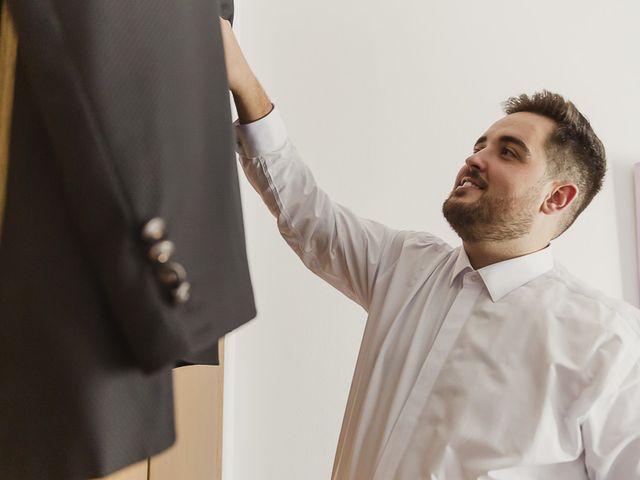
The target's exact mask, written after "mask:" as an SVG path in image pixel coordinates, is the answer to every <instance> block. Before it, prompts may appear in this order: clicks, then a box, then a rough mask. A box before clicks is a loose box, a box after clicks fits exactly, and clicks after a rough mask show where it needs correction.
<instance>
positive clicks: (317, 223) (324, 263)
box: [236, 109, 401, 310]
mask: <svg viewBox="0 0 640 480" xmlns="http://www.w3.org/2000/svg"><path fill="white" fill-rule="evenodd" d="M236 128H237V133H238V139H239V144H238V148H237V150H238V152H239V153H240V157H241V162H242V166H243V168H244V171H245V174H246V176H247V178H248V179H249V181H250V183H251V184H252V185H253V187H254V188H255V190H256V191H257V192H258V193H259V194H260V196H261V197H262V199H263V201H264V202H265V204H266V205H267V207H268V208H269V210H270V211H271V213H272V214H273V215H274V216H275V217H276V219H277V223H278V228H279V230H280V233H281V234H282V236H283V238H284V239H285V240H286V242H287V243H288V244H289V246H290V247H291V248H292V249H293V250H294V251H295V252H296V254H297V255H298V256H299V257H300V258H301V260H302V261H303V262H304V264H305V265H306V266H307V267H308V268H309V269H310V270H312V271H313V272H314V273H316V274H317V275H319V276H320V277H321V278H322V279H324V280H326V281H327V282H328V283H330V284H331V285H332V286H334V287H335V288H337V289H338V290H340V291H341V292H342V293H344V294H345V295H347V296H348V297H349V298H351V299H352V300H354V301H355V302H357V303H358V304H360V305H361V306H362V307H363V308H364V309H365V310H368V308H369V304H370V301H371V298H372V294H373V289H374V285H375V281H376V278H377V277H378V276H379V275H380V274H381V272H382V271H383V270H384V269H385V267H386V266H387V265H388V263H389V261H390V253H391V252H392V251H393V250H396V253H398V252H399V250H400V246H401V241H400V242H399V240H400V235H399V232H397V231H395V230H393V229H391V228H388V227H386V226H384V225H381V224H380V223H377V222H374V221H371V220H367V219H364V218H361V217H359V216H358V215H356V214H354V213H353V212H352V211H351V210H349V209H348V208H345V207H344V206H342V205H340V204H338V203H336V202H334V201H332V200H331V198H329V196H328V195H327V193H325V192H324V191H323V190H322V189H321V188H319V187H318V185H317V184H316V181H315V179H314V177H313V175H312V173H311V171H310V170H309V168H308V167H307V166H306V165H305V164H304V163H303V161H302V160H301V158H300V155H299V153H298V152H297V150H296V149H295V147H294V146H293V145H292V143H291V141H290V140H289V139H288V138H287V134H286V130H285V127H284V123H283V122H282V119H281V117H280V116H279V113H278V111H277V110H276V109H274V110H273V111H272V112H271V113H270V114H269V115H268V116H267V117H265V118H263V119H261V120H258V121H257V122H254V123H252V124H248V125H237V127H236Z"/></svg>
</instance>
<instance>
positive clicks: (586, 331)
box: [223, 25, 640, 480]
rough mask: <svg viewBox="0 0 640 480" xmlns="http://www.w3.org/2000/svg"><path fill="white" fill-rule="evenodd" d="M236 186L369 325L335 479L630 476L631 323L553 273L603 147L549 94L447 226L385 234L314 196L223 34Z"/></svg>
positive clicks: (496, 131)
mask: <svg viewBox="0 0 640 480" xmlns="http://www.w3.org/2000/svg"><path fill="white" fill-rule="evenodd" d="M223 39H224V44H225V55H226V61H227V71H228V75H229V83H230V87H231V90H232V93H233V96H234V100H235V102H236V105H237V106H238V113H239V125H238V126H237V133H238V137H239V140H240V141H239V150H240V154H241V160H242V165H243V167H244V169H245V172H246V174H247V177H248V178H249V180H250V181H251V183H252V184H253V186H254V187H255V189H256V190H257V191H258V193H259V194H260V195H261V196H262V198H263V200H264V201H265V203H266V204H267V206H268V207H269V209H270V210H271V212H272V213H273V214H274V215H275V216H276V217H277V220H278V227H279V229H280V232H281V233H282V235H283V237H284V238H285V240H286V241H287V242H288V243H289V245H290V246H291V247H292V248H293V249H294V251H295V252H296V253H297V254H298V255H299V256H300V257H301V259H302V260H303V262H304V263H305V264H306V265H307V267H309V268H310V269H311V270H312V271H314V272H315V273H316V274H318V275H319V276H321V277H322V278H323V279H325V280H326V281H328V282H329V283H331V284H332V285H333V286H335V287H336V288H338V289H339V290H341V291H342V292H343V293H345V294H346V295H347V296H349V297H350V298H352V299H353V300H355V301H356V302H358V303H359V304H360V305H362V306H363V307H364V308H365V309H366V310H367V312H368V320H367V324H366V328H365V332H364V336H363V340H362V345H361V349H360V354H359V357H358V362H357V365H356V369H355V373H354V377H353V383H352V386H351V391H350V395H349V400H348V403H347V407H346V412H345V418H344V421H343V425H342V431H341V434H340V440H339V443H338V448H337V452H336V457H335V464H334V469H333V478H334V479H357V480H370V479H373V480H392V479H402V480H415V479H439V480H442V479H447V480H470V479H512V480H516V479H517V480H526V479H540V480H542V479H545V480H546V479H562V480H573V479H576V480H577V479H587V478H588V479H592V480H595V479H598V480H600V479H614V480H629V479H640V413H639V412H638V406H639V405H640V322H638V320H639V319H640V315H639V313H638V311H637V310H636V309H634V308H633V307H631V306H629V305H626V304H624V303H622V302H617V301H614V300H611V299H609V298H606V297H605V296H604V295H603V294H601V293H600V292H597V291H595V290H593V289H591V288H589V287H587V286H585V285H584V284H582V283H581V282H580V281H579V280H577V279H575V278H574V277H572V276H571V275H570V274H569V273H567V272H566V271H565V270H564V269H563V268H562V267H560V266H558V265H555V264H554V261H553V258H552V253H551V247H550V246H549V244H550V241H551V240H552V239H554V238H556V237H557V236H558V235H560V234H561V233H562V232H563V231H564V230H566V228H568V227H569V226H570V225H571V223H572V222H573V221H574V220H575V218H576V217H577V216H578V215H579V214H580V212H582V211H583V210H584V208H585V207H586V206H587V205H588V204H589V202H590V201H591V199H592V198H593V196H594V195H595V194H596V193H597V191H598V190H599V189H600V186H601V184H602V178H603V176H604V171H605V158H604V148H603V147H602V144H601V142H600V141H599V140H598V138H597V137H596V135H595V134H594V132H593V130H592V129H591V126H590V125H589V123H588V121H587V120H586V119H585V118H584V117H583V116H582V115H581V114H580V113H579V112H578V110H577V109H576V108H575V106H574V105H573V104H571V103H570V102H566V101H565V100H564V99H563V98H562V97H560V96H559V95H556V94H552V93H549V92H542V93H539V94H535V95H533V96H531V97H528V96H525V95H523V96H520V97H517V98H512V99H510V100H509V101H508V102H507V104H506V113H507V115H506V116H505V117H504V118H502V119H499V120H498V121H497V122H495V123H494V124H493V125H491V126H490V127H489V128H488V130H487V131H486V132H485V134H484V135H482V136H481V137H480V138H479V139H478V140H477V141H476V142H475V146H474V148H473V153H472V154H471V155H470V156H469V157H468V158H467V159H466V161H465V162H464V164H463V166H462V168H461V169H460V172H459V173H458V175H457V177H456V180H455V183H454V186H453V190H452V192H451V194H450V196H449V198H447V199H446V201H445V203H444V206H443V213H444V215H445V217H446V218H447V220H448V221H449V223H450V224H451V226H452V227H453V229H454V230H455V231H456V232H457V233H458V234H459V236H460V237H461V239H462V243H463V245H462V247H459V248H452V247H450V246H449V245H447V244H446V243H445V242H443V241H442V240H440V239H439V238H436V237H434V236H433V235H430V234H428V233H422V232H410V231H396V230H392V229H390V228H387V227H385V226H383V225H380V224H378V223H376V222H372V221H369V220H365V219H362V218H359V217H357V216H356V215H354V214H353V213H352V212H350V211H349V210H348V209H346V208H344V207H342V206H340V205H337V204H335V203H333V202H332V201H331V200H330V199H329V198H328V196H327V195H326V194H325V193H324V192H323V191H322V190H320V189H319V188H318V187H317V185H316V183H315V181H314V179H313V176H312V175H311V173H310V171H309V170H308V168H307V167H306V166H305V165H304V164H303V163H302V161H301V159H300V157H299V155H298V153H297V152H296V150H295V148H294V147H293V146H292V144H291V142H290V140H289V139H288V138H287V135H286V131H285V128H284V124H283V123H282V121H281V120H280V118H279V116H278V112H277V110H275V109H273V110H272V107H271V103H270V101H269V99H268V98H267V96H266V94H265V93H264V91H263V90H262V89H261V87H260V85H259V83H258V81H257V80H256V78H255V77H254V76H253V74H252V73H251V70H250V68H249V66H248V65H247V63H246V61H245V60H244V58H243V56H242V53H241V51H240V49H239V47H238V45H237V43H236V41H235V39H234V37H233V35H232V33H231V31H230V30H229V28H228V25H223Z"/></svg>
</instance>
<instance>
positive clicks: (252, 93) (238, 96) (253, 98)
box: [220, 18, 272, 124]
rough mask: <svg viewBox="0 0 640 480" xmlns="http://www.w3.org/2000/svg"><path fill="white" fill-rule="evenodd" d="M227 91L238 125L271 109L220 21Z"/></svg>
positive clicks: (225, 22)
mask: <svg viewBox="0 0 640 480" xmlns="http://www.w3.org/2000/svg"><path fill="white" fill-rule="evenodd" d="M220 27H221V30H222V41H223V44H224V53H225V63H226V66H227V77H228V79H229V89H230V90H231V93H232V94H233V101H234V103H235V104H236V109H237V110H238V118H239V120H240V123H242V124H244V123H251V122H254V121H256V120H258V119H260V118H262V117H264V116H266V115H267V114H268V113H269V112H270V111H271V109H272V105H271V101H270V100H269V97H267V93H266V92H265V91H264V89H263V88H262V85H260V82H258V79H257V78H256V76H255V75H254V74H253V72H252V71H251V67H249V64H248V63H247V60H246V59H245V57H244V55H243V53H242V50H241V49H240V45H238V41H237V40H236V37H235V35H234V34H233V31H232V30H231V24H230V23H229V21H228V20H224V19H222V18H221V19H220Z"/></svg>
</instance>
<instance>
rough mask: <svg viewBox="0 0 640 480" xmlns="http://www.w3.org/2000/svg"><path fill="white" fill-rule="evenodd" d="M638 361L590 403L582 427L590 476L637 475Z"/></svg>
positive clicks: (608, 479)
mask: <svg viewBox="0 0 640 480" xmlns="http://www.w3.org/2000/svg"><path fill="white" fill-rule="evenodd" d="M639 409H640V363H638V361H636V362H635V365H634V366H633V368H632V369H631V371H630V372H629V374H628V375H627V376H626V378H625V379H624V380H623V381H622V383H621V384H620V386H619V388H617V389H616V390H615V392H612V393H610V394H608V395H605V396H603V397H602V398H601V399H599V400H598V401H597V402H596V404H595V405H594V407H593V409H592V411H591V412H590V414H589V415H588V417H587V419H586V421H585V423H584V424H583V427H582V436H583V440H584V446H585V463H586V467H587V472H588V474H589V478H590V479H591V480H620V479H624V480H639V479H640V415H638V412H639Z"/></svg>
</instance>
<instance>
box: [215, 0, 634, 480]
mask: <svg viewBox="0 0 640 480" xmlns="http://www.w3.org/2000/svg"><path fill="white" fill-rule="evenodd" d="M236 14H237V16H236V25H235V29H236V32H237V35H238V37H239V39H240V42H241V44H242V45H243V47H244V50H245V52H246V55H247V57H248V58H249V61H250V63H251V64H252V65H253V67H254V70H255V71H256V73H257V74H258V76H259V78H260V79H261V81H262V83H263V84H264V86H265V87H266V89H267V90H268V91H269V93H270V95H271V97H272V99H273V101H274V102H275V103H276V104H277V105H278V107H279V109H280V110H281V112H282V113H283V115H284V118H285V120H286V121H287V123H288V127H289V131H290V135H291V137H292V138H293V140H294V142H295V143H296V145H297V147H298V149H299V150H300V151H301V152H302V154H303V156H304V157H305V159H306V161H307V163H308V164H309V165H310V166H311V168H312V169H313V171H314V172H315V174H316V177H317V179H318V181H319V183H320V184H321V185H322V186H323V187H324V189H325V190H327V191H328V192H329V193H330V194H331V195H332V196H333V197H334V199H336V200H338V201H339V202H341V203H344V204H347V205H349V206H350V207H352V208H353V209H354V210H355V211H356V212H358V213H360V214H362V215H363V216H366V217H371V218H375V219H377V220H380V221H383V222H386V223H388V224H390V225H391V226H394V227H402V228H413V229H426V230H429V231H432V232H434V233H436V234H438V235H441V236H443V237H444V238H446V239H447V240H449V241H451V242H453V243H457V240H456V237H455V235H454V234H453V232H452V231H450V229H449V228H448V226H447V224H446V223H445V221H444V220H443V218H442V216H441V213H440V207H441V204H442V201H443V199H444V198H445V196H446V194H447V193H448V191H449V190H450V188H451V184H452V182H453V179H454V176H455V174H456V172H457V171H458V168H459V166H460V165H461V164H462V162H463V160H464V159H465V158H466V156H467V155H468V154H469V152H470V151H471V148H472V144H473V143H474V141H475V139H476V138H477V137H478V136H480V134H481V133H483V131H484V130H485V129H486V128H487V127H488V126H489V125H490V124H491V123H492V122H493V121H494V120H496V119H497V118H499V117H500V116H501V110H500V102H501V101H503V100H504V99H505V98H506V97H507V96H510V95H515V94H519V93H521V92H533V91H536V90H540V89H543V88H547V89H550V90H553V91H558V92H560V93H563V94H564V95H565V96H567V97H568V98H570V99H572V100H573V101H574V102H575V103H576V104H577V105H578V107H579V108H580V109H581V110H582V111H583V112H584V113H585V114H586V115H587V116H588V117H589V118H590V119H591V121H592V124H593V126H594V128H595V130H596V132H597V133H598V134H599V135H600V137H601V139H602V140H603V142H604V144H605V146H606V147H607V151H608V157H609V165H610V166H609V173H608V177H607V180H606V185H605V187H604V190H603V191H602V193H601V194H600V195H599V197H597V198H596V200H594V203H593V204H592V206H591V207H590V208H589V209H588V210H587V211H586V212H585V213H584V214H583V216H582V217H581V218H580V219H579V221H578V222H577V223H576V224H575V225H574V227H573V228H572V230H571V231H569V232H568V233H566V234H565V235H564V236H563V237H562V238H561V239H559V240H558V241H556V242H555V247H554V248H555V252H556V256H557V258H558V259H559V260H560V261H561V262H562V263H564V264H565V265H566V266H567V267H568V268H569V269H570V270H571V271H573V272H574V273H575V274H576V275H578V276H580V277H582V278H584V279H585V280H586V281H588V282H590V283H591V284H593V285H595V286H597V287H598V288H600V289H602V290H604V291H605V292H607V293H609V294H611V295H613V296H616V297H624V298H625V299H627V300H628V301H630V302H631V303H634V304H636V305H637V304H638V281H637V274H636V269H635V264H636V256H635V247H634V242H635V233H634V228H635V227H634V219H633V189H632V176H631V175H632V164H633V163H634V162H638V161H640V144H639V142H638V139H639V138H640V121H639V120H638V118H639V113H640V62H639V61H638V46H640V29H638V28H637V19H638V18H640V2H638V1H637V0H626V1H615V0H614V1H611V2H604V1H602V0H599V1H585V0H571V1H559V0H537V1H536V2H530V1H529V2H517V1H514V0H511V1H507V0H501V1H498V0H484V1H482V2H480V1H470V0H468V1H461V0H454V1H447V2H445V1H426V0H421V1H407V0H404V1H403V0H395V1H393V2H390V1H388V0H387V1H381V0H349V1H347V0H323V1H320V2H306V1H301V0H269V1H265V0H236ZM242 187H243V201H244V209H245V224H246V230H247V240H248V252H249V259H250V264H251V271H252V277H253V284H254V288H255V293H256V300H257V306H258V312H259V314H258V318H257V319H256V320H254V321H253V322H251V323H249V324H248V325H246V326H244V327H242V328H241V329H239V330H238V331H237V332H235V333H234V334H232V335H229V337H228V339H227V344H226V348H227V350H226V355H227V368H226V372H225V382H226V383H225V388H226V392H225V446H224V478H225V480H256V479H260V480H271V479H273V480H298V479H304V480H315V479H318V480H324V479H327V478H329V476H330V472H331V465H332V461H333V454H334V451H335V446H336V442H337V438H338V433H339V429H340V423H341V417H342V414H343V410H344V406H345V402H346V398H347V393H348V387H349V383H350V380H351V375H352V371H353V367H354V364H355V359H356V355H357V351H358V346H359V341H360V336H361V333H362V328H363V323H364V320H365V315H364V312H363V311H362V310H361V309H360V308H359V307H357V306H356V305H355V304H352V303H351V302H350V301H349V300H347V299H346V298H345V297H343V296H341V294H339V293H337V292H335V291H333V290H332V289H331V288H330V287H328V286H327V285H325V284H323V283H322V282H321V281H320V280H319V279H317V278H315V277H314V276H313V275H312V274H311V273H310V272H308V271H306V270H305V269H304V267H303V266H302V264H301V263H300V262H299V260H298V259H297V257H296V256H295V255H294V254H293V252H291V251H290V250H288V247H287V246H286V245H285V243H284V241H283V240H282V239H281V238H280V237H279V235H278V233H277V230H276V227H275V220H274V219H273V218H272V217H271V216H270V214H269V213H268V212H267V210H266V208H265V207H264V206H263V205H262V204H261V202H260V201H259V199H258V197H257V195H256V194H255V192H253V190H252V189H251V187H250V186H249V185H248V184H247V183H246V182H245V181H244V179H243V185H242Z"/></svg>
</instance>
